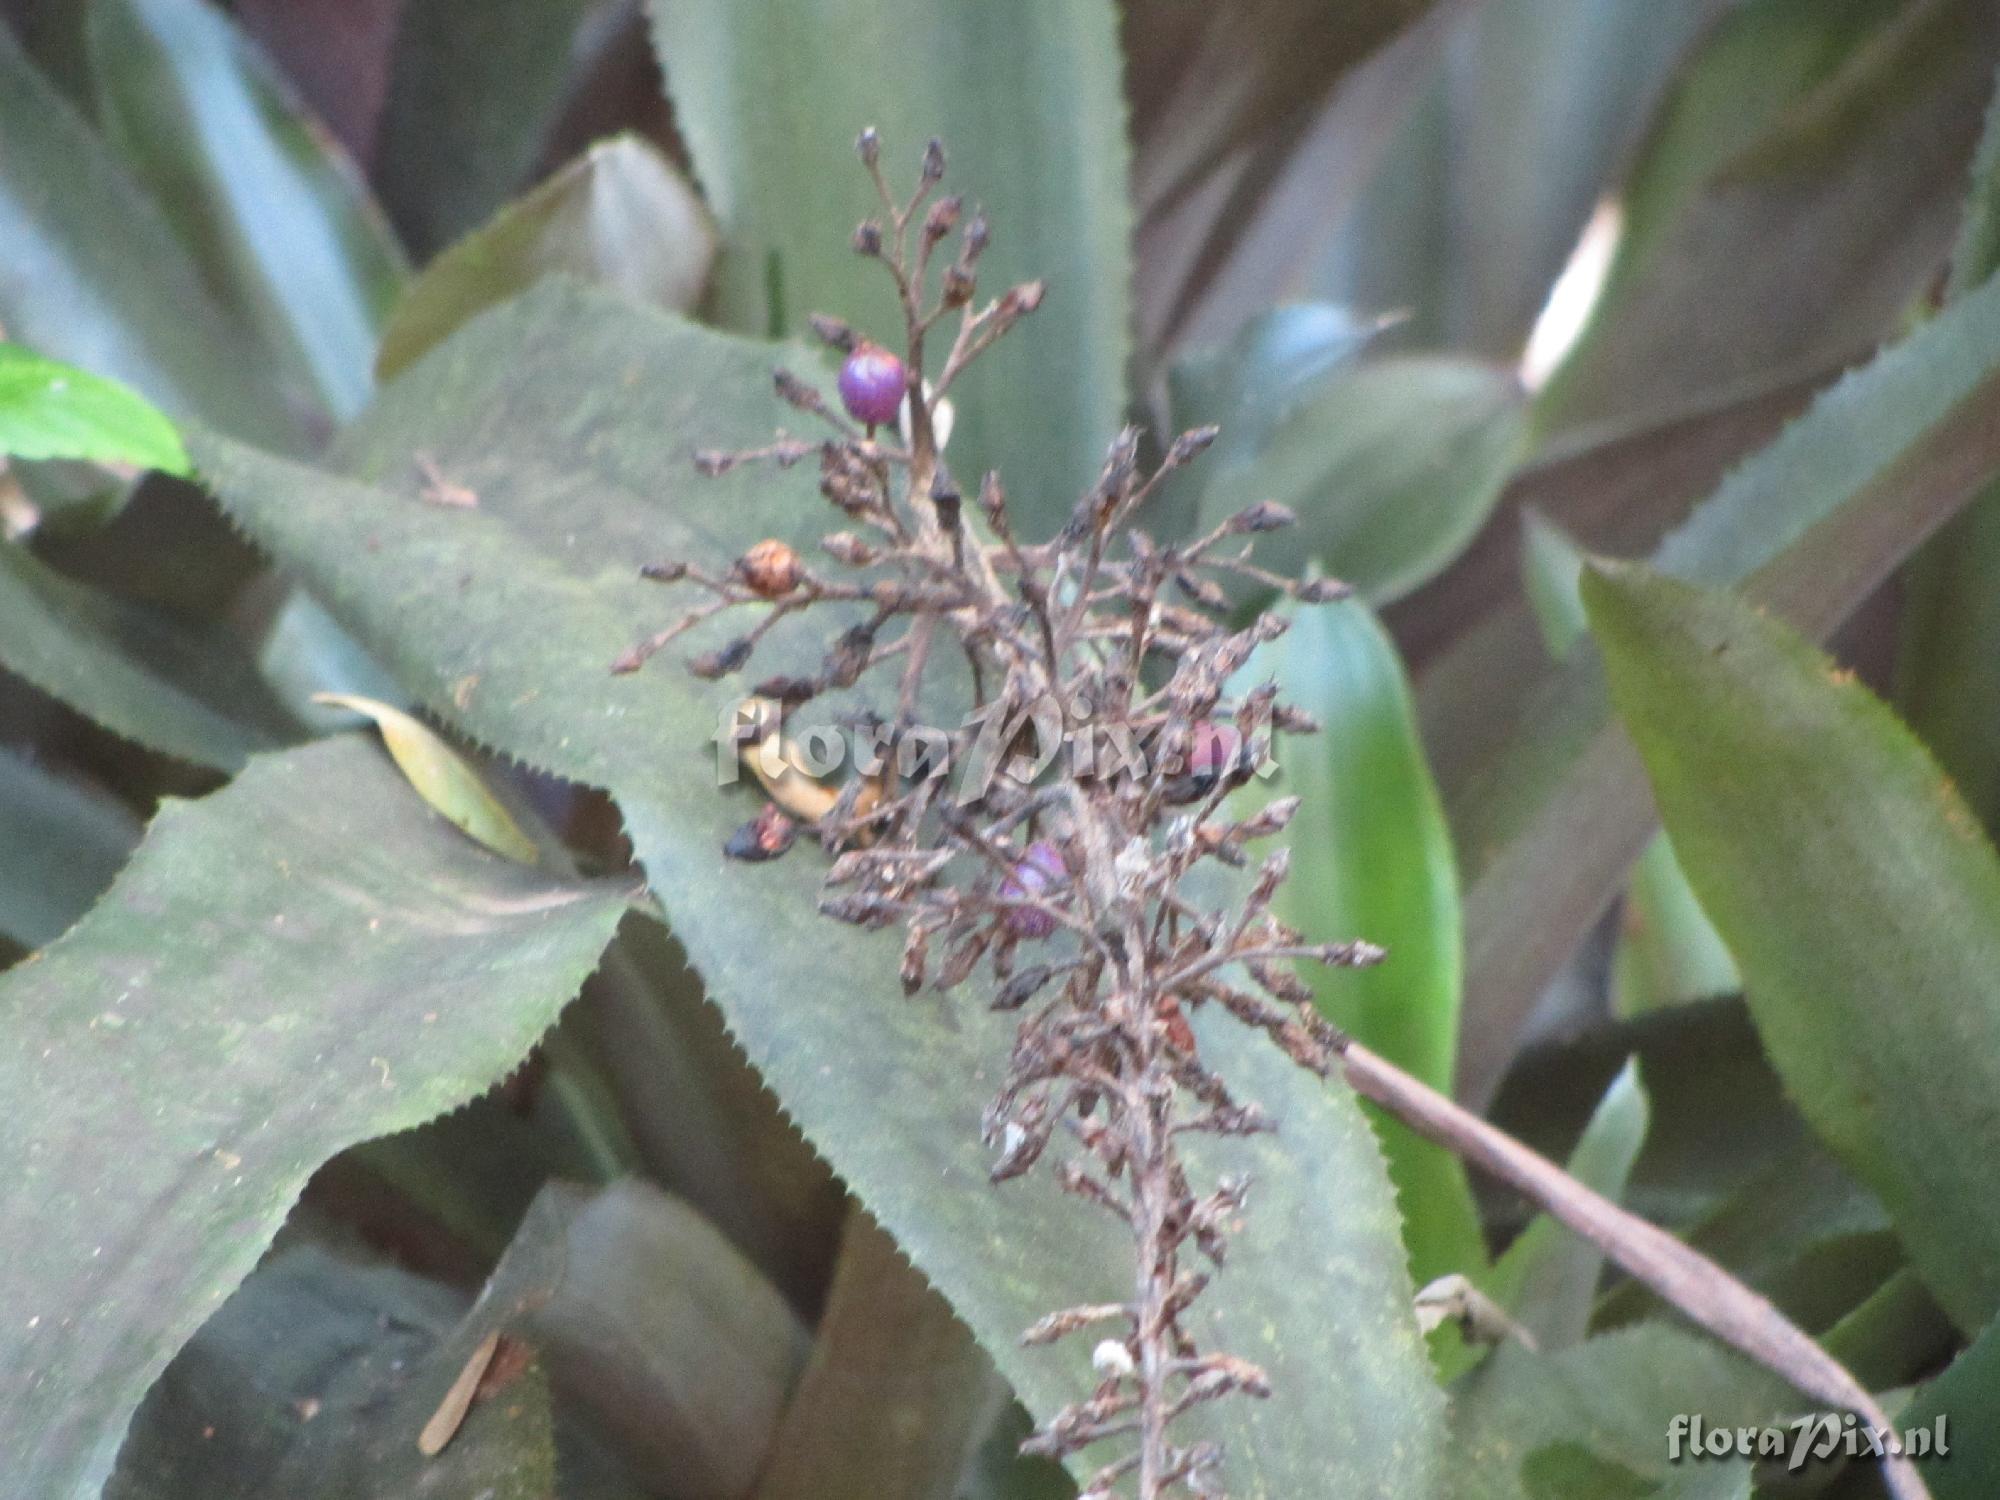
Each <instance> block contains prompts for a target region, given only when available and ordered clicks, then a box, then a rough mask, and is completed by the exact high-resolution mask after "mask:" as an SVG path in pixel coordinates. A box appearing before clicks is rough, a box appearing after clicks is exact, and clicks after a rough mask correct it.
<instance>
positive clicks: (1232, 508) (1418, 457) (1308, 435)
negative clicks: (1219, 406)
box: [1200, 357, 1527, 603]
mask: <svg viewBox="0 0 2000 1500" xmlns="http://www.w3.org/2000/svg"><path fill="white" fill-rule="evenodd" d="M1244 404H1246V405H1247V404H1249V403H1247V402H1246V403H1244ZM1524 406H1525V398H1524V396H1523V394H1522V391H1521V386H1520V382H1519V381H1517V380H1516V379H1515V378H1514V376H1513V375H1512V374H1510V373H1508V372H1507V371H1505V370H1502V369H1500V368H1498V367H1497V366H1492V365H1485V364H1480V363H1478V362H1476V361H1473V360H1459V359H1443V358H1431V357H1399V358H1390V359H1382V360H1367V361H1358V362H1355V363H1352V364H1349V365H1347V366H1345V367H1344V368H1340V369H1336V370H1335V371H1334V372H1333V373H1332V374H1330V375H1328V376H1327V377H1325V378H1324V379H1322V380H1320V381H1318V382H1317V383H1315V384H1314V385H1313V386H1311V387H1309V388H1308V389H1307V390H1305V391H1303V392H1300V393H1298V394H1295V395H1294V396H1293V397H1292V398H1291V400H1290V401H1289V402H1288V403H1286V406H1285V410H1284V415H1283V416H1282V417H1280V418H1278V419H1277V420H1275V421H1272V422H1271V426H1270V430H1269V432H1268V434H1267V435H1265V436H1264V437H1263V440H1262V441H1261V442H1253V441H1247V440H1245V441H1239V440H1237V439H1233V438H1229V437H1227V435H1226V434H1227V433H1228V430H1229V429H1228V428H1227V427H1226V426H1225V428H1224V432H1225V437H1224V439H1223V442H1222V444H1221V449H1220V451H1219V452H1218V453H1217V454H1216V455H1215V459H1214V461H1213V463H1211V464H1210V465H1209V466H1208V467H1207V468H1206V469H1205V470H1203V471H1201V474H1200V477H1201V478H1203V479H1205V480H1206V481H1207V483H1206V486H1205V488H1204V489H1203V491H1202V496H1201V501H1200V521H1201V524H1202V525H1203V526H1213V525H1215V524H1216V523H1218V522H1220V521H1222V520H1223V519H1225V518H1226V517H1228V516H1230V515H1231V514H1233V513H1234V512H1236V511H1238V510H1241V509H1243V508H1244V507H1245V506H1247V505H1252V504H1255V503H1256V502H1258V501H1260V500H1276V501H1278V502H1279V503H1280V504H1283V505H1288V506H1290V507H1291V508H1292V509H1293V510H1295V511H1297V512H1298V514H1299V525H1297V526H1295V527H1292V528H1290V529H1289V530H1286V531H1283V532H1280V533H1278V534H1277V535H1276V536H1275V537H1273V538H1272V539H1271V541H1270V543H1269V545H1267V546H1264V547H1260V548H1259V549H1258V557H1259V560H1260V561H1261V562H1263V563H1264V565H1265V566H1267V567H1272V568H1276V569H1278V570H1280V571H1290V572H1298V571H1302V570H1303V568H1304V566H1305V564H1306V563H1307V562H1308V561H1312V560H1316V561H1318V562H1320V563H1322V564H1323V565H1324V566H1325V567H1326V569H1327V570H1328V571H1329V572H1330V573H1332V574H1333V575H1334V576H1335V577H1338V578H1341V579H1344V580H1346V581H1347V582H1349V583H1351V584H1353V585H1354V586H1355V588H1356V589H1358V590H1359V591H1360V592H1361V593H1362V594H1364V595H1365V596H1366V597H1367V598H1369V599H1370V600H1372V601H1375V602H1377V603H1381V602H1386V601H1387V600H1390V599H1394V598H1396V597H1397V596H1399V595H1401V594H1405V593H1407V592H1409V591H1410V590H1411V589H1413V588H1415V587H1416V586H1417V585H1418V584H1420V583H1422V582H1423V581H1424V580H1425V579H1427V578H1429V577H1430V576H1431V575H1432V574H1434V573H1436V572H1437V571H1438V570H1439V569H1440V568H1442V567H1444V565H1445V564H1446V563H1448V562H1450V561H1451V559H1452V558H1453V557H1455V556H1456V555H1457V554H1458V552H1459V550H1460V549H1461V548H1462V547H1464V545H1465V544H1466V543H1467V542H1468V541H1470V540H1471V538H1472V535H1473V533H1474V532H1476V531H1478V529H1479V526H1480V523H1481V522H1483V521H1484V520H1485V519H1486V516H1487V514H1488V512H1490V511H1491V510H1492V508H1493V503H1494V502H1495V501H1496V500H1498V499H1499V498H1500V488H1501V486H1502V485H1503V484H1504V483H1505V482H1506V479H1507V475H1508V473H1509V472H1510V471H1511V470H1512V469H1513V467H1514V464H1515V463H1516V461H1517V460H1518V459H1519V458H1520V457H1521V455H1522V452H1523V451H1524V449H1525V446H1526V442H1527V419H1526V416H1525V412H1524ZM1262 420H1265V421H1270V420H1271V419H1270V418H1268V417H1265V418H1263V419H1262Z"/></svg>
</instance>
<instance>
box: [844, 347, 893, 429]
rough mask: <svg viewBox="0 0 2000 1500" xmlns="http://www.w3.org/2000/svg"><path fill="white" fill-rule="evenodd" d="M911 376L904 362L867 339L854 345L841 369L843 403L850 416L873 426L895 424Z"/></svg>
mask: <svg viewBox="0 0 2000 1500" xmlns="http://www.w3.org/2000/svg"><path fill="white" fill-rule="evenodd" d="M907 379H908V377H907V376H905V375H904V373H903V362H902V361H901V360H900V359H898V358H896V356H895V355H893V354H891V353H890V352H889V351H888V350H887V349H884V348H883V347H882V346H881V345H880V344H871V343H868V342H866V341H865V340H864V341H863V342H862V343H859V344H856V345H855V346H854V352H853V353H852V354H850V355H848V356H847V363H846V364H844V365H842V366H841V367H840V402H841V405H843V406H845V407H846V408H847V414H848V415H849V416H850V417H852V418H854V420H855V421H857V422H865V423H866V424H867V425H868V426H870V427H888V426H892V425H894V423H895V421H896V418H897V416H898V415H899V414H900V413H901V412H902V410H903V388H904V385H905V383H906V381H907Z"/></svg>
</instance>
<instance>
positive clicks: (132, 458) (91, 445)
mask: <svg viewBox="0 0 2000 1500" xmlns="http://www.w3.org/2000/svg"><path fill="white" fill-rule="evenodd" d="M5 458H71V459H91V460H94V461H97V462H100V463H122V464H136V465H137V466H139V467H140V468H145V469H160V470H162V471H164V472H165V473H168V474H185V473H186V472H187V454H185V453H183V452H182V451H181V439H180V434H179V433H177V432H175V431H174V424H173V423H171V422H169V421H168V420H167V419H166V418H165V417H163V416H161V415H160V414H159V412H157V411H155V410H154V409H153V408H152V407H151V406H150V405H148V404H147V403H146V400H145V398H144V397H142V396H140V395H138V394H137V393H136V392H134V391H131V390H128V389H127V388H126V387H124V386H122V385H120V384H119V383H118V382H117V381H115V380H106V379H104V378H103V377H102V376H100V375H92V374H91V373H89V372H88V371H87V370H79V369H77V368H76V367H75V366H73V365H66V364H62V363H59V362H58V361H56V360H52V359H43V358H42V357H41V356H40V355H38V354H33V353H30V352H29V351H28V350H26V349H23V348H22V347H21V346H20V345H19V344H0V459H5Z"/></svg>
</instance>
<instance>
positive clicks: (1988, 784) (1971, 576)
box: [1896, 88, 2000, 827]
mask: <svg viewBox="0 0 2000 1500" xmlns="http://www.w3.org/2000/svg"><path fill="white" fill-rule="evenodd" d="M1996 269H2000V88H1996V90H1995V91H1994V95H1993V102H1992V103H1991V104H1990V105H1989V106H1988V108H1987V113H1986V133H1985V135H1984V136H1983V137H1982V139H1981V141H1980V144H1979V153H1978V155H1977V157H1976V158H1975V159H1974V161H1973V170H1972V192H1971V195H1970V197H1969V199H1968V201H1967V203H1966V206H1965V220H1964V222H1963V223H1962V224H1961V225H1960V226H1959V233H1958V245H1957V247H1956V249H1955V250H1954V251H1953V252H1952V258H1951V278H1950V280H1949V282H1948V283H1947V286H1946V291H1947V293H1948V294H1949V295H1952V296H1959V295H1962V294H1963V293H1965V292H1967V291H1970V290H1971V289H1972V288H1974V287H1976V286H1979V285H1980V284H1981V283H1983V282H1985V281H1986V280H1988V279H1989V278H1990V277H1991V276H1992V275H1993V273H1994V271H1995V270H1996ZM1995 577H2000V485H1996V486H1994V487H1992V488H1989V489H1988V490H1987V492H1986V493H1985V494H1984V495H1981V496H1980V497H1979V498H1978V499H1977V500H1975V501H1974V502H1973V503H1972V504H1971V505H1970V506H1969V507H1967V509H1966V512H1965V514H1964V515H1962V516H1959V517H1956V518H1955V519H1954V520H1953V521H1952V522H1951V524H1950V525H1948V526H1946V527H1945V528H1944V530H1943V531H1941V532H1939V533H1938V535H1937V537H1936V538H1935V539H1934V540H1933V541H1931V542H1930V543H1929V544H1928V545H1927V546H1926V547H1925V548H1924V550H1923V551H1922V552H1920V553H1919V554H1918V555H1917V556H1916V557H1915V558H1913V559H1911V562H1910V566H1909V568H1908V569H1907V570H1906V573H1905V576H1904V581H1903V582H1904V589H1905V594H1906V599H1905V603H1904V606H1903V620H1902V623H1901V627H1900V629H1899V631H1898V638H1897V648H1898V661H1897V664H1896V668H1897V669H1896V702H1897V706H1898V708H1899V709H1900V710H1901V712H1902V714H1903V716H1904V717H1905V718H1906V719H1908V720H1909V722H1910V727H1911V728H1912V729H1914V730H1916V731H1917V733H1918V734H1919V735H1920V736H1921V737H1922V738H1923V741H1924V743H1925V744H1926V745H1928V746H1930V749H1931V753H1932V754H1933V755H1935V756H1936V757H1937V758H1938V760H1939V762H1940V763H1942V765H1943V766H1944V768H1945V770H1946V771H1948V772H1949V773H1950V774H1951V777H1952V779H1953V780H1954V781H1956V782H1957V783H1958V785H1959V789H1960V790H1961V791H1962V792H1963V793H1964V794H1965V800H1966V801H1967V802H1968V803H1970V804H1971V805H1972V808H1973V810H1974V811H1975V812H1977V813H1978V814H1979V815H1980V816H1981V817H1982V818H1984V819H1985V820H1986V823H1987V826H1988V827H1992V826H1994V825H1995V823H1996V821H2000V649H1996V645H2000V590H1995V589H1994V588H1993V587H1992V582H1993V579H1994V578H1995Z"/></svg>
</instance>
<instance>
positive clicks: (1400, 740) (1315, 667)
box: [1241, 601, 1486, 1285]
mask: <svg viewBox="0 0 2000 1500" xmlns="http://www.w3.org/2000/svg"><path fill="white" fill-rule="evenodd" d="M1289 613H1290V614H1291V618H1292V628H1291V630H1290V631H1289V632H1288V633H1287V634H1286V635H1285V636H1284V638H1283V639H1282V640H1281V641H1279V642H1278V644H1277V645H1276V646H1274V647H1272V648H1271V651H1270V653H1269V659H1268V660H1260V661H1257V662H1253V663H1252V665H1251V668H1250V675H1253V676H1256V677H1257V678H1259V679H1260V680H1261V679H1263V678H1266V677H1275V678H1276V680H1277V683H1278V687H1279V691H1280V693H1281V694H1282V695H1283V697H1284V700H1285V701H1286V702H1288V703H1292V704H1295V705H1296V706H1297V707H1299V708H1301V709H1303V710H1304V711H1305V712H1307V713H1309V714H1311V715H1312V716H1313V717H1314V718H1315V719H1317V720H1319V722H1320V723H1321V724H1322V725H1323V726H1324V728H1323V729H1322V731H1321V733H1319V734H1317V735H1305V736H1296V737H1292V738H1288V739H1285V740H1282V741H1280V743H1279V746H1278V752H1277V754H1278V769H1277V771H1276V773H1275V774H1274V775H1273V776H1272V777H1271V778H1270V779H1268V780H1266V781H1262V782H1258V783H1253V785H1252V786H1251V787H1250V788H1248V789H1246V790H1245V792H1244V793H1243V794H1241V795H1242V798H1243V800H1244V801H1245V802H1246V803H1261V802H1265V801H1268V800H1269V799H1270V798H1272V797H1279V796H1296V797H1300V798H1303V799H1304V801H1303V805H1302V806H1301V808H1300V810H1299V813H1298V815H1297V817H1296V818H1294V820H1293V822H1292V825H1291V827H1290V828H1289V829H1287V830H1286V833H1285V839H1286V842H1287V844H1288V845H1289V847H1290V849H1291V855H1292V870H1291V878H1290V879H1289V880H1288V881H1287V882H1286V883H1285V885H1284V887H1283V888H1282V889H1281V890H1280V892H1279V895H1278V911H1279V914H1280V915H1281V916H1282V917H1283V919H1284V920H1285V921H1286V922H1288V923H1290V924H1291V925H1292V926H1294V927H1297V928H1298V929H1299V930H1300V931H1301V932H1303V933H1305V934H1306V937H1307V939H1308V940H1309V941H1312V942H1326V943H1331V942H1344V941H1347V940H1348V939H1350V938H1356V937H1360V938H1366V939H1367V940H1368V941H1369V942H1371V943H1376V944H1378V945H1380V946H1381V947H1383V948H1386V949H1387V950H1388V952H1389V957H1388V959H1387V961H1386V962H1384V963H1383V964H1381V965H1380V966H1379V967H1376V968H1372V969H1344V970H1333V969H1326V970H1323V971H1321V972H1318V973H1314V974H1312V975H1310V976H1308V977H1309V981H1310V982H1311V983H1312V985H1313V990H1314V995H1315V998H1316V999H1317V1001H1318V1004H1319V1007H1320V1009H1321V1010H1322V1011H1323V1012H1325V1014H1326V1015H1327V1016H1328V1018H1330V1019H1331V1020H1332V1021H1333V1022H1334V1024H1336V1025H1338V1026H1340V1027H1342V1028H1343V1029H1344V1030H1346V1031H1347V1032H1348V1033H1349V1034H1351V1035H1353V1036H1355V1037H1358V1038H1359V1039H1360V1040H1361V1041H1362V1042H1363V1043H1364V1044H1366V1045H1367V1046H1369V1047H1371V1048H1373V1049H1374V1050H1375V1051H1377V1052H1380V1053H1381V1054H1382V1055H1383V1056H1384V1057H1386V1058H1388V1059H1389V1060H1390V1061H1391V1062H1393V1063H1395V1064H1396V1065H1397V1066H1398V1067H1401V1068H1403V1069H1405V1070H1407V1071H1408V1072H1411V1073H1414V1074H1415V1075H1416V1076H1417V1077H1419V1078H1421V1079H1423V1080H1424V1081H1425V1082H1426V1083H1429V1084H1430V1085H1431V1086H1432V1087H1434V1088H1438V1089H1444V1090H1447V1091H1448V1090H1449V1089H1450V1088H1451V1077H1452V1063H1453V1058H1454V1054H1455V1050H1456V1048H1457V1044H1458V998H1459V985H1460V980H1461V978H1462V970H1461V967H1460V965H1461V954H1460V947H1459V917H1458V874H1457V866H1456V864H1455V863H1454V861H1453V859H1452V851H1451V834H1450V832H1449V830H1448V829H1447V828H1446V827H1445V822H1444V810H1443V808H1442V807H1441V806H1440V804H1439V802H1438V796H1437V788H1436V787H1435V786H1434V785H1432V783H1431V776H1430V769H1429V767H1428V766H1426V765H1425V763H1424V753H1423V746H1422V745H1421V744H1420V743H1419V742H1418V740H1417V731H1416V723H1415V720H1414V717H1413V715H1412V712H1411V708H1410V698H1409V689H1408V686H1407V684H1406V683H1405V681H1404V678H1403V668H1402V663H1401V662H1400V661H1399V660H1398V659H1397V656H1396V648H1395V646H1394V644H1393V643H1392V642H1391V641H1390V640H1389V637H1388V636H1387V634H1386V633H1384V631H1383V629H1382V627H1381V625H1380V624H1378V623H1377V621H1376V620H1375V617H1374V616H1373V615H1372V614H1370V613H1369V611H1368V607H1367V606H1366V605H1364V604H1361V603H1359V602H1358V601H1348V602H1344V603H1340V604H1331V605H1324V606H1318V607H1313V608H1305V609H1296V610H1292V611H1289ZM1376 1124H1377V1128H1378V1129H1379V1130H1380V1132H1381V1135H1382V1141H1383V1149H1384V1152H1385V1154H1386V1156H1387V1158H1388V1163H1389V1176H1390V1178H1391V1180H1392V1181H1394V1182H1395V1184H1396V1187H1397V1191H1398V1194H1399V1196H1400V1201H1401V1206H1402V1211H1403V1236H1404V1239H1405V1241H1406V1243H1407V1244H1408V1245H1409V1249H1410V1267H1411V1274H1412V1276H1413V1277H1414V1279H1415V1280H1416V1281H1417V1283H1418V1284H1419V1285H1422V1284H1424V1283H1426V1282H1429V1281H1431V1280H1433V1279H1434V1278H1436V1277H1439V1276H1442V1275H1445V1274H1446V1273H1447V1272H1451V1271H1467V1272H1469V1271H1472V1270H1475V1269H1477V1268H1478V1267H1480V1266H1482V1265H1484V1263H1485V1259H1486V1254H1485V1246H1484V1244H1483V1243H1482V1241H1481V1239H1480V1234H1479V1216H1478V1214H1477V1212H1476V1211H1475V1210H1474V1208H1473V1204H1472V1195H1471V1190H1470V1188H1469V1187H1468V1186H1467V1185H1466V1178H1465V1169H1464V1167H1463V1166H1461V1165H1460V1164H1459V1161H1458V1158H1457V1157H1455V1156H1453V1155H1452V1154H1451V1153H1450V1152H1448V1151H1446V1150H1445V1149H1444V1148H1443V1147H1441V1146H1437V1145H1434V1144H1433V1143H1431V1142H1429V1141H1426V1140H1424V1139H1422V1138H1421V1137H1419V1136H1417V1135H1416V1134H1415V1133H1413V1132H1411V1131H1410V1130H1408V1129H1407V1128H1406V1127H1404V1126H1402V1125H1400V1124H1398V1123H1397V1122H1395V1121H1393V1120H1389V1119H1386V1118H1383V1117H1380V1116H1377V1117H1376Z"/></svg>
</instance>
